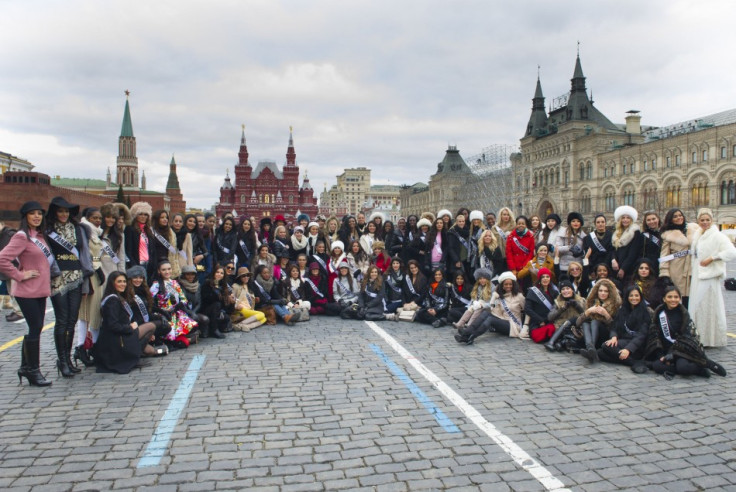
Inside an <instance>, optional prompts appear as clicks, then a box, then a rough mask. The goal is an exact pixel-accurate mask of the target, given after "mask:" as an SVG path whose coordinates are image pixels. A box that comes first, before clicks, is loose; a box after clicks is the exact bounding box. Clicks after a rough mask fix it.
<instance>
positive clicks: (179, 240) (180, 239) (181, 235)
mask: <svg viewBox="0 0 736 492" xmlns="http://www.w3.org/2000/svg"><path fill="white" fill-rule="evenodd" d="M172 231H174V230H173V229H172ZM174 234H176V249H178V250H179V251H181V250H182V249H184V241H185V240H186V238H187V234H188V233H187V228H186V227H184V226H182V228H181V229H179V232H176V231H174Z"/></svg>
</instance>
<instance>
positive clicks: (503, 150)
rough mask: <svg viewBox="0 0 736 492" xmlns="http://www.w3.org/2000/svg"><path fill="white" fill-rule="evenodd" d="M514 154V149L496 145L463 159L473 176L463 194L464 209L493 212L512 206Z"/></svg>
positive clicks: (516, 147) (514, 146) (512, 146)
mask: <svg viewBox="0 0 736 492" xmlns="http://www.w3.org/2000/svg"><path fill="white" fill-rule="evenodd" d="M518 152H519V147H518V146H516V145H504V144H496V145H491V146H488V147H485V148H483V149H482V150H481V151H480V152H479V153H478V154H476V155H473V156H471V157H468V158H467V159H465V163H466V164H467V165H468V167H469V168H470V170H471V171H472V172H473V174H474V175H475V176H474V177H473V178H471V179H470V180H469V181H468V185H467V189H466V191H465V192H464V194H465V196H466V199H465V202H466V206H467V207H468V208H470V209H471V210H481V211H483V212H491V211H492V212H496V211H498V209H500V208H501V207H511V206H512V205H513V199H512V197H513V179H512V169H511V156H512V154H515V153H518Z"/></svg>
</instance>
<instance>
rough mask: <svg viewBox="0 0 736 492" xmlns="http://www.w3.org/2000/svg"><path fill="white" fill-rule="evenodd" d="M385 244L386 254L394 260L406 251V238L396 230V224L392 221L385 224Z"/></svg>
mask: <svg viewBox="0 0 736 492" xmlns="http://www.w3.org/2000/svg"><path fill="white" fill-rule="evenodd" d="M383 243H384V244H385V245H386V253H388V255H389V256H390V257H392V258H393V257H394V256H397V255H399V254H401V250H402V249H404V236H403V235H402V234H401V233H400V232H398V231H395V230H394V223H393V222H391V221H390V220H387V221H386V222H384V223H383Z"/></svg>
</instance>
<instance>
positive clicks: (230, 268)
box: [225, 267, 235, 270]
mask: <svg viewBox="0 0 736 492" xmlns="http://www.w3.org/2000/svg"><path fill="white" fill-rule="evenodd" d="M225 270H235V267H225Z"/></svg>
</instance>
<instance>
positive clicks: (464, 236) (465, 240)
mask: <svg viewBox="0 0 736 492" xmlns="http://www.w3.org/2000/svg"><path fill="white" fill-rule="evenodd" d="M447 243H448V244H447V247H446V248H445V249H446V250H447V272H448V275H449V274H450V272H455V271H457V270H462V271H463V272H465V275H466V276H468V277H469V276H470V275H471V271H470V269H471V265H470V261H471V259H472V258H474V257H475V250H476V248H477V244H473V240H472V238H471V237H470V231H469V228H468V227H466V224H465V216H464V215H462V214H461V215H458V216H457V217H456V218H455V224H454V225H453V226H452V227H450V230H449V231H447Z"/></svg>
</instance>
